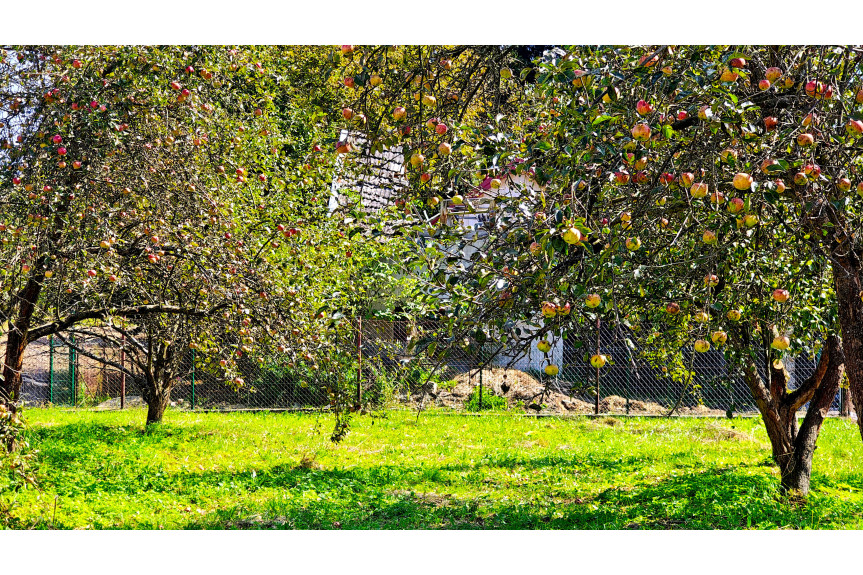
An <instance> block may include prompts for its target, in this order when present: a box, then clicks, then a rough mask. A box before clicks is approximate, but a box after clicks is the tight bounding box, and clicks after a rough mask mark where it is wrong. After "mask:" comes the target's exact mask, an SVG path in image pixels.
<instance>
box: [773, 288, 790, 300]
mask: <svg viewBox="0 0 863 575" xmlns="http://www.w3.org/2000/svg"><path fill="white" fill-rule="evenodd" d="M788 295H789V294H788V290H785V289H775V290H773V299H775V300H776V301H778V302H779V303H785V302H786V301H788Z"/></svg>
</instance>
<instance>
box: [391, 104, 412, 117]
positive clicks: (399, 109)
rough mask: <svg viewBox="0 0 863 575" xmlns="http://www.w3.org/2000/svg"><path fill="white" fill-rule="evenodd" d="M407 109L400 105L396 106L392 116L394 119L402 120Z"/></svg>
mask: <svg viewBox="0 0 863 575" xmlns="http://www.w3.org/2000/svg"><path fill="white" fill-rule="evenodd" d="M407 113H408V111H407V110H405V109H404V108H402V107H401V106H397V107H396V108H395V109H394V110H393V118H395V119H396V120H403V119H404V117H405V116H407Z"/></svg>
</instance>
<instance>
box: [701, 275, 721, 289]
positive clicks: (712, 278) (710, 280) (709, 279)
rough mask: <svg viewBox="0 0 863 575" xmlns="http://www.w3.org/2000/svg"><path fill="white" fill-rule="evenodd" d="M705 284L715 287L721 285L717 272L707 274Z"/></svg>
mask: <svg viewBox="0 0 863 575" xmlns="http://www.w3.org/2000/svg"><path fill="white" fill-rule="evenodd" d="M704 285H705V286H707V287H715V286H717V285H719V278H718V277H717V276H716V275H715V274H707V275H706V276H704Z"/></svg>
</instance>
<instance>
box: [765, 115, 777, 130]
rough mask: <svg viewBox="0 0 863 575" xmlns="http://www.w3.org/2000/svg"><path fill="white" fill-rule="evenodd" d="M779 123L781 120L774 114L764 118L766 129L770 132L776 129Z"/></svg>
mask: <svg viewBox="0 0 863 575" xmlns="http://www.w3.org/2000/svg"><path fill="white" fill-rule="evenodd" d="M778 124H779V120H777V119H776V118H775V117H773V116H767V117H766V118H764V129H765V130H767V131H768V132H769V131H771V130H774V129H776V126H777V125H778Z"/></svg>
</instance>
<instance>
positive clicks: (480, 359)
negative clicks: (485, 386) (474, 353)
mask: <svg viewBox="0 0 863 575" xmlns="http://www.w3.org/2000/svg"><path fill="white" fill-rule="evenodd" d="M479 353H480V358H479V365H480V368H479V410H480V411H482V350H480V352H479Z"/></svg>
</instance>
